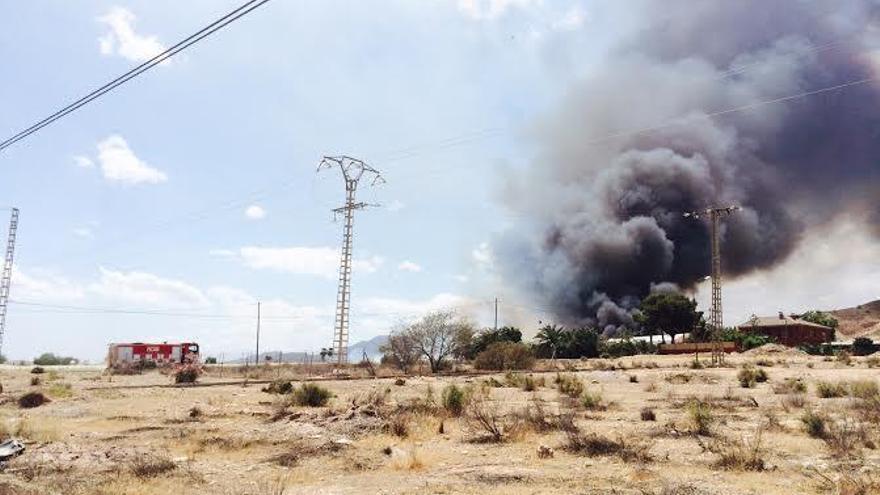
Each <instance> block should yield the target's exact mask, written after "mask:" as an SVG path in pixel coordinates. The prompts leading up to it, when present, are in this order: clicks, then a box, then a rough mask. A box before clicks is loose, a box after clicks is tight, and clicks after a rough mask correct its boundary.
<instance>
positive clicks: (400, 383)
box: [394, 378, 406, 387]
mask: <svg viewBox="0 0 880 495" xmlns="http://www.w3.org/2000/svg"><path fill="white" fill-rule="evenodd" d="M394 385H396V386H398V387H402V386H404V385H406V380H404V379H403V378H398V379H396V380H394Z"/></svg>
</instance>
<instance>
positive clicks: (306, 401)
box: [291, 383, 333, 407]
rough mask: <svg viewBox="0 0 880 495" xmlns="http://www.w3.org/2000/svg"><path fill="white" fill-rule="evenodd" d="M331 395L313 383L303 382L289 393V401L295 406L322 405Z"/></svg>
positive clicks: (325, 403) (324, 404)
mask: <svg viewBox="0 0 880 495" xmlns="http://www.w3.org/2000/svg"><path fill="white" fill-rule="evenodd" d="M332 397H333V393H332V392H330V391H329V390H327V389H326V388H324V387H322V386H320V385H315V384H314V383H303V384H302V385H301V386H300V387H299V388H297V389H295V390H294V391H293V393H292V395H291V401H292V402H293V404H295V405H297V406H303V407H324V406H326V405H327V402H329V401H330V399H331V398H332Z"/></svg>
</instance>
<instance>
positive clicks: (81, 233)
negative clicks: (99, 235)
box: [73, 227, 95, 239]
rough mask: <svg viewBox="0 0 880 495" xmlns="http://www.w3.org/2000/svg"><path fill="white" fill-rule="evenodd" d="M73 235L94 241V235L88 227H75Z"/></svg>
mask: <svg viewBox="0 0 880 495" xmlns="http://www.w3.org/2000/svg"><path fill="white" fill-rule="evenodd" d="M73 235H75V236H76V237H79V238H80V239H94V237H95V233H94V232H92V229H90V228H88V227H77V228H75V229H73Z"/></svg>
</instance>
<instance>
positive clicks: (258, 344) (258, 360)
mask: <svg viewBox="0 0 880 495" xmlns="http://www.w3.org/2000/svg"><path fill="white" fill-rule="evenodd" d="M256 356H257V357H256V361H255V363H256V365H257V366H259V365H260V301H257V354H256Z"/></svg>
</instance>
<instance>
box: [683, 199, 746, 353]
mask: <svg viewBox="0 0 880 495" xmlns="http://www.w3.org/2000/svg"><path fill="white" fill-rule="evenodd" d="M741 209H742V208H740V207H739V206H715V207H709V208H706V209H705V210H699V211H693V212H689V213H685V214H684V216H685V217H692V218H703V217H708V218H709V226H710V229H711V234H710V235H711V237H712V242H711V245H712V309H711V310H710V312H709V329H710V331H711V338H712V363H713V364H721V363H722V362H723V361H724V351H723V349H722V348H721V332H722V331H723V330H724V320H723V316H722V311H721V226H720V219H721V217H722V216H726V215H730V214H732V213H733V212H735V211H738V210H741Z"/></svg>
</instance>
